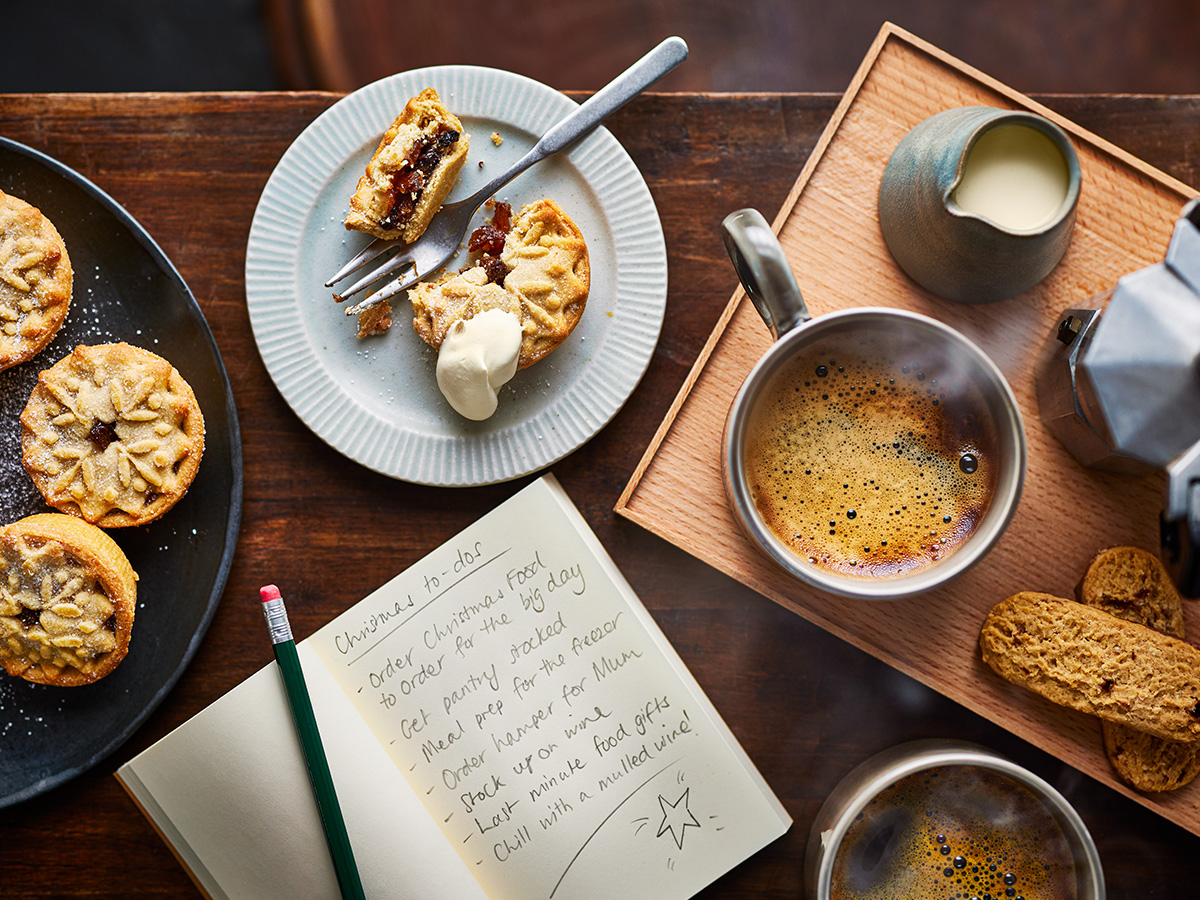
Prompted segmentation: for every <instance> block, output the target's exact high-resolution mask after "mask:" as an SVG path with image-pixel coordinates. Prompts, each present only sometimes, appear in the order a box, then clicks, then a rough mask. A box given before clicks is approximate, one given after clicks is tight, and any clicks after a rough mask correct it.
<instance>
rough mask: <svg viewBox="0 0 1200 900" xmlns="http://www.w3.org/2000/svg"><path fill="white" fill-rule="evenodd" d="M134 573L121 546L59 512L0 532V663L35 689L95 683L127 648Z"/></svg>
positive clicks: (96, 529)
mask: <svg viewBox="0 0 1200 900" xmlns="http://www.w3.org/2000/svg"><path fill="white" fill-rule="evenodd" d="M136 604H137V575H136V574H135V573H134V571H133V567H132V566H130V564H129V560H128V559H127V558H126V556H125V554H124V553H122V552H121V548H120V547H118V546H117V543H116V541H114V540H113V539H112V538H110V537H109V536H108V535H107V534H105V533H104V532H103V531H101V530H100V529H99V528H97V527H96V526H95V525H89V524H88V523H87V522H83V521H80V520H79V519H77V518H75V517H74V516H65V515H63V514H62V513H43V514H41V515H36V516H29V517H28V518H26V519H21V520H20V521H19V522H14V523H12V524H11V525H5V526H4V527H3V528H0V665H3V666H4V668H5V670H6V671H7V672H8V674H9V675H14V676H20V677H21V678H24V679H25V680H26V681H33V682H37V683H38V684H54V685H61V686H64V687H74V686H77V685H81V684H91V683H92V682H93V681H96V680H97V679H100V678H103V677H104V676H105V675H107V674H108V673H109V672H111V671H112V670H113V669H115V668H116V667H117V664H118V663H119V662H120V661H121V660H122V659H124V658H125V654H126V652H128V650H129V636H130V633H131V632H132V630H133V616H134V611H135V607H136Z"/></svg>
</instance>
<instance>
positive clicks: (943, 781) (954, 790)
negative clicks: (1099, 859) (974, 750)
mask: <svg viewBox="0 0 1200 900" xmlns="http://www.w3.org/2000/svg"><path fill="white" fill-rule="evenodd" d="M1077 896H1078V884H1077V880H1076V876H1075V863H1074V860H1073V857H1072V854H1071V847H1070V844H1069V843H1068V841H1067V838H1066V835H1065V834H1063V831H1062V828H1061V827H1060V826H1059V824H1058V823H1057V822H1056V821H1055V819H1054V817H1053V816H1052V815H1051V814H1050V812H1049V811H1048V810H1047V809H1046V807H1045V805H1044V804H1043V803H1042V801H1041V800H1039V799H1038V798H1037V797H1035V796H1034V795H1033V794H1032V793H1031V792H1030V791H1029V790H1028V789H1027V788H1026V787H1024V786H1023V785H1021V784H1018V783H1017V782H1015V781H1012V780H1011V779H1009V778H1008V777H1007V776H1005V775H1002V774H1000V773H998V772H994V771H992V770H990V769H983V768H979V767H975V766H945V767H942V768H938V769H931V770H929V771H928V772H919V773H917V774H915V775H910V776H908V777H907V778H904V779H901V780H900V781H898V782H897V783H896V784H894V785H892V786H891V787H890V788H888V789H887V790H885V791H884V792H883V793H881V794H880V795H879V796H878V797H876V798H875V799H874V800H872V801H871V802H870V803H869V804H868V805H867V807H866V809H865V810H863V812H862V814H861V815H860V816H859V817H858V818H857V819H855V820H854V822H853V824H852V825H851V826H850V830H849V831H848V832H847V833H846V836H845V837H844V838H843V839H842V843H841V846H840V847H839V848H838V851H837V856H836V857H835V859H834V864H833V880H832V885H831V892H830V897H831V898H832V900H883V898H888V900H892V898H921V900H943V898H944V900H954V898H964V900H967V898H978V900H983V898H987V900H1074V898H1076V897H1077Z"/></svg>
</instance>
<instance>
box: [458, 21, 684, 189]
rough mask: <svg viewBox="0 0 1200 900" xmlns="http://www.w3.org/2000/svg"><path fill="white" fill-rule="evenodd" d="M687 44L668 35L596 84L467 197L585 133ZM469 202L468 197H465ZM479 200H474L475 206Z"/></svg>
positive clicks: (670, 65)
mask: <svg viewBox="0 0 1200 900" xmlns="http://www.w3.org/2000/svg"><path fill="white" fill-rule="evenodd" d="M687 55H688V47H687V44H686V43H685V42H684V40H683V38H681V37H669V38H667V39H666V40H665V41H663V42H662V43H661V44H659V45H658V46H657V47H655V48H654V49H653V50H651V51H650V52H649V53H647V54H646V55H645V56H643V57H642V58H641V59H639V60H638V61H637V62H635V63H634V64H633V65H632V66H630V67H629V68H628V69H626V70H625V71H624V72H622V73H621V74H620V75H618V76H617V77H616V78H614V79H613V80H612V81H610V82H609V83H608V84H606V85H605V86H604V87H602V88H600V90H598V91H597V92H596V93H594V94H593V95H592V96H591V97H589V98H588V99H587V100H585V101H584V102H583V103H582V104H580V106H579V108H578V109H576V110H574V111H573V112H572V113H571V114H570V115H569V116H567V117H566V118H565V119H563V120H562V121H560V122H558V123H557V124H555V125H554V126H553V127H552V128H551V129H550V130H549V131H547V132H546V133H545V134H543V135H542V136H541V138H539V139H538V142H537V143H536V144H534V145H533V146H532V147H531V148H530V149H529V152H527V153H526V154H525V155H524V156H522V157H521V158H520V159H518V160H517V161H516V162H515V163H513V165H512V168H510V169H508V171H506V172H504V173H503V174H502V175H500V176H498V177H497V178H494V179H492V180H491V181H490V182H488V183H487V184H486V185H484V186H483V187H482V188H481V189H480V190H478V191H476V192H475V194H473V195H472V196H471V198H470V200H471V201H473V200H475V198H477V197H478V198H480V200H479V202H480V203H482V202H483V200H485V199H487V198H488V197H490V196H491V195H492V194H494V193H496V191H498V190H500V188H502V187H504V185H506V184H508V183H509V182H510V181H512V180H513V179H514V178H516V177H517V176H518V175H520V174H521V173H522V172H524V171H525V170H526V169H528V168H529V167H530V166H532V165H533V164H534V163H536V162H540V161H541V160H543V159H545V158H546V157H547V156H551V155H553V154H555V153H557V152H558V151H559V150H562V149H563V148H564V147H566V146H567V145H568V144H570V143H571V142H572V141H574V140H576V139H577V138H580V137H582V136H583V135H585V134H587V133H588V132H589V131H591V130H592V129H593V128H595V127H596V126H597V125H599V124H600V123H601V122H603V121H604V120H605V119H607V118H608V117H609V116H610V115H612V114H613V113H614V112H616V111H617V110H618V109H620V108H621V107H622V106H624V105H625V104H626V103H628V102H629V101H630V100H632V99H633V98H634V97H636V96H637V95H638V94H640V93H641V92H642V91H644V90H646V88H648V87H650V85H652V84H654V82H656V81H658V80H659V79H660V78H662V77H663V76H664V75H666V74H667V73H668V72H670V71H671V70H672V69H674V68H675V67H676V66H677V65H679V64H680V63H681V62H683V61H684V60H685V59H687ZM468 202H470V201H468ZM478 205H479V204H476V206H478Z"/></svg>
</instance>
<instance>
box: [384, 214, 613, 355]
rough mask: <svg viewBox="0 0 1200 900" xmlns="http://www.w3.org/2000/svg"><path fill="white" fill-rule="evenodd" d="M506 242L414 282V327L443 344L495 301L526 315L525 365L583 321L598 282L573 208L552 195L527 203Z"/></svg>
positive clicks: (523, 328)
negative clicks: (476, 259) (454, 270)
mask: <svg viewBox="0 0 1200 900" xmlns="http://www.w3.org/2000/svg"><path fill="white" fill-rule="evenodd" d="M500 242H501V243H502V244H503V249H502V250H498V253H496V254H495V255H491V254H490V252H489V254H488V255H485V256H484V257H483V258H481V261H480V264H479V265H475V266H472V267H471V268H469V269H467V270H466V271H465V272H460V273H458V274H447V275H444V276H443V277H442V278H441V279H440V280H439V281H436V282H432V283H429V282H422V283H420V284H418V285H417V286H416V287H414V288H413V289H412V290H410V291H409V292H408V298H409V300H411V301H412V305H413V328H414V329H416V332H417V334H418V335H420V336H421V339H422V340H423V341H425V343H427V344H429V345H430V346H431V347H433V348H434V349H435V350H436V349H439V348H440V347H441V346H442V340H443V339H444V338H445V337H446V333H447V332H448V331H449V330H450V328H451V326H453V325H454V324H455V323H456V322H458V321H461V320H464V319H469V318H471V317H472V316H475V315H478V314H479V313H481V312H486V311H487V310H489V309H500V310H504V311H506V312H511V313H513V314H515V315H516V316H517V318H518V319H519V320H520V323H521V352H520V356H519V357H518V359H517V368H518V369H524V368H527V367H529V366H531V365H533V364H534V363H535V362H537V361H538V360H540V359H542V358H543V357H545V356H546V355H547V354H548V353H550V352H551V351H552V350H554V349H555V348H556V347H558V346H559V344H561V343H562V342H563V341H564V340H566V338H567V335H569V334H570V333H571V332H572V331H573V330H574V328H575V326H576V325H577V324H578V323H579V319H580V317H581V316H582V315H583V310H584V307H585V306H586V305H587V299H588V291H589V289H590V286H591V267H590V263H589V260H588V251H587V244H586V242H585V241H584V239H583V234H582V232H580V230H579V227H578V226H577V225H576V224H575V223H574V222H573V221H572V220H571V218H570V216H568V215H567V214H566V213H565V212H563V209H562V207H560V206H559V205H558V204H557V203H555V202H554V201H553V200H548V199H547V200H539V201H538V202H536V203H530V204H528V205H527V206H525V207H523V208H522V209H521V212H520V213H519V214H518V215H517V218H516V220H515V221H513V222H512V225H511V227H510V228H509V230H508V231H507V233H506V234H503V235H502V236H501V241H500ZM493 249H498V248H493ZM491 260H498V263H492V262H491Z"/></svg>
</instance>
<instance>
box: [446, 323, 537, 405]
mask: <svg viewBox="0 0 1200 900" xmlns="http://www.w3.org/2000/svg"><path fill="white" fill-rule="evenodd" d="M520 352H521V320H520V319H518V318H517V317H516V316H515V315H513V314H512V313H510V312H505V311H504V310H502V309H489V310H487V311H486V312H482V313H479V314H478V315H474V316H471V317H470V318H469V319H459V320H458V321H457V322H455V323H454V324H453V325H451V326H450V330H449V331H447V332H446V336H445V337H444V338H443V339H442V346H441V349H440V350H439V351H438V360H437V383H438V388H439V389H440V390H441V392H442V396H443V397H445V398H446V401H447V402H448V403H449V404H450V405H451V406H452V407H454V411H455V412H457V413H458V414H459V415H460V416H462V417H463V418H466V419H472V420H474V421H476V422H480V421H482V420H484V419H487V418H490V417H491V416H492V414H493V413H495V412H496V407H497V406H498V400H497V398H496V392H497V391H498V390H500V388H501V387H503V386H504V385H505V384H507V383H508V382H509V380H510V379H511V378H512V377H513V375H515V374H516V372H517V357H518V356H519V355H520Z"/></svg>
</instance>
